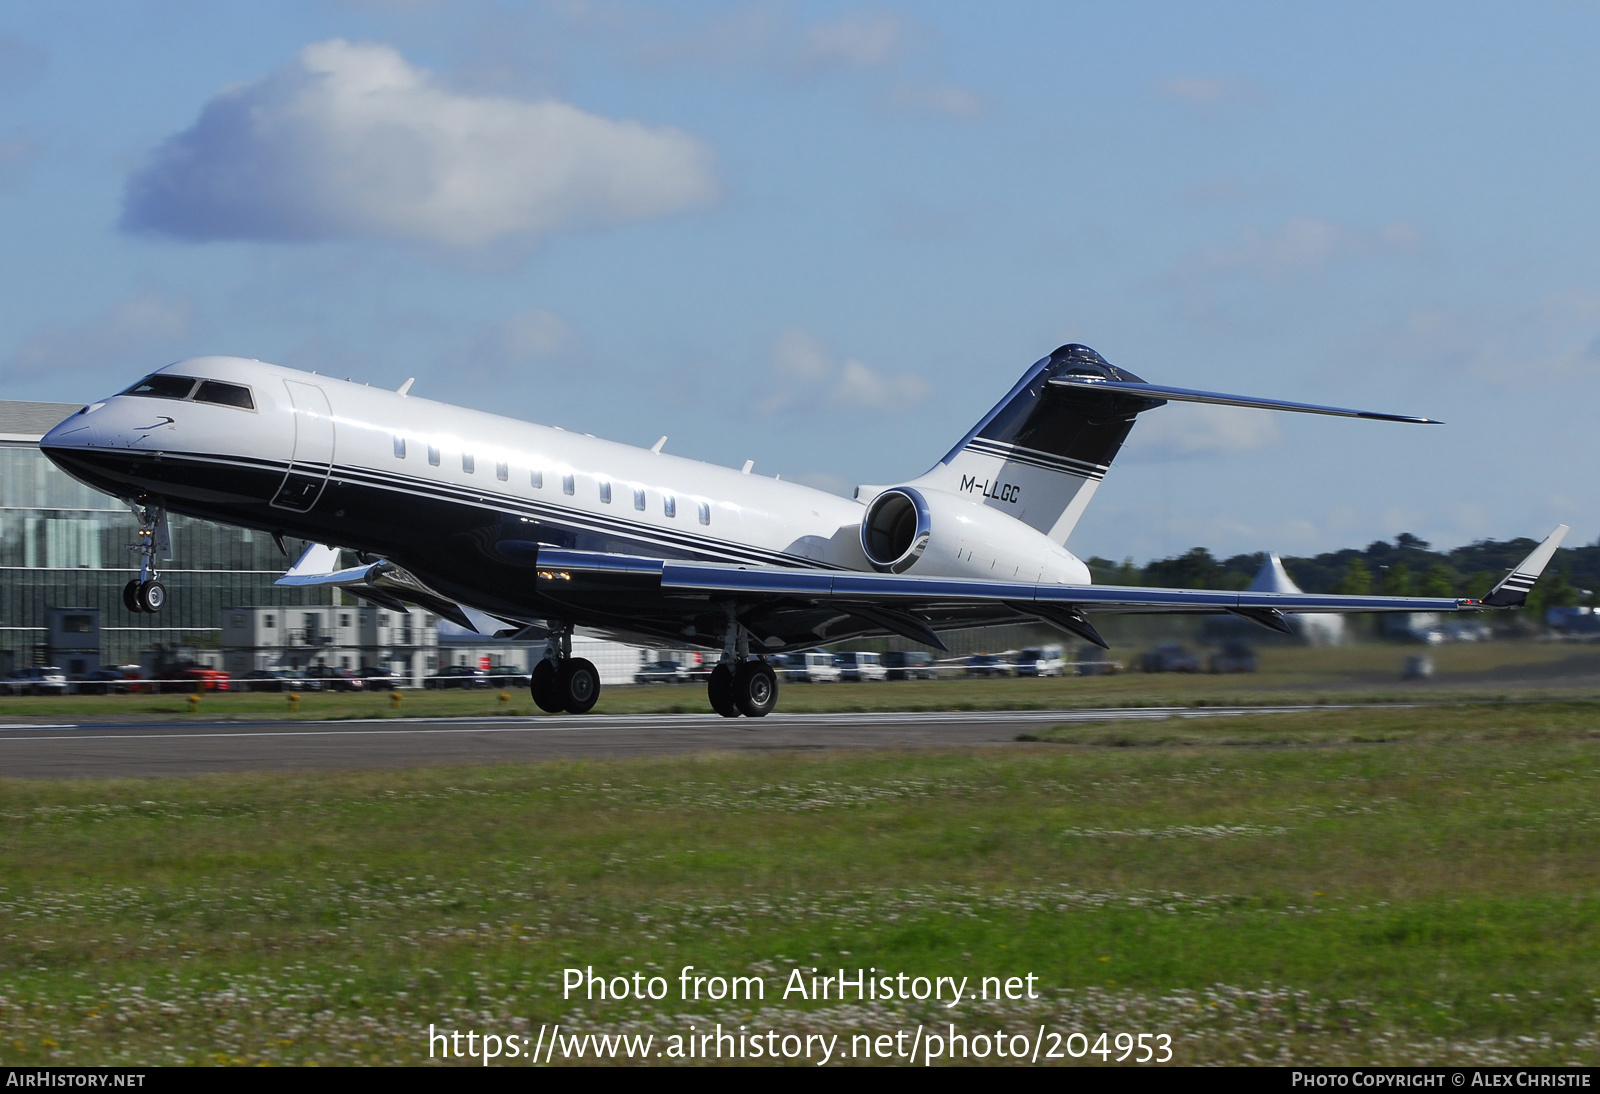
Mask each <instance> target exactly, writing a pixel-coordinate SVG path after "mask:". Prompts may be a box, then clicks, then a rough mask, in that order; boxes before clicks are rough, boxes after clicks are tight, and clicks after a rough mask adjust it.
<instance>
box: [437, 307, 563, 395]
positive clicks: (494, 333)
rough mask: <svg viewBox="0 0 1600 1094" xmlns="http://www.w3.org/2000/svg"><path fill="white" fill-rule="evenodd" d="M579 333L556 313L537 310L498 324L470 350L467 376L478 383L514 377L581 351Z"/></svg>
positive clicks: (479, 338)
mask: <svg viewBox="0 0 1600 1094" xmlns="http://www.w3.org/2000/svg"><path fill="white" fill-rule="evenodd" d="M579 343H580V340H579V337H578V332H577V331H575V330H573V328H572V326H571V325H570V324H569V323H568V322H567V321H566V320H565V319H563V318H561V316H559V315H557V314H556V313H555V312H553V311H546V310H545V309H543V308H535V309H533V310H531V311H525V312H518V313H517V314H515V315H512V316H510V317H509V318H507V319H505V320H503V321H502V322H500V323H497V324H496V325H495V326H493V327H492V328H490V329H489V330H488V331H486V332H485V333H484V334H482V335H481V336H479V337H478V338H476V339H475V340H473V341H472V343H471V344H470V345H469V346H468V347H467V351H466V359H465V361H464V365H465V369H466V372H467V374H468V375H469V376H470V377H471V378H472V379H473V380H475V381H478V382H483V381H488V380H495V381H499V380H503V379H508V378H514V377H516V376H517V375H518V374H520V373H522V372H524V371H526V370H527V369H529V368H530V367H533V366H537V365H541V364H548V363H549V362H550V361H551V360H552V359H555V358H560V357H563V356H565V355H569V354H571V353H574V352H576V351H577V350H579V349H580V344H579Z"/></svg>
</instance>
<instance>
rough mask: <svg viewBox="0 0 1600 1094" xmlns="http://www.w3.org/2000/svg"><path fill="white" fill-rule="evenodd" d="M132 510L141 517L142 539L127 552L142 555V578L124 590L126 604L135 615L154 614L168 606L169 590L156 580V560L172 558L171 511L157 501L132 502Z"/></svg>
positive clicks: (130, 507)
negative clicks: (168, 518) (169, 522)
mask: <svg viewBox="0 0 1600 1094" xmlns="http://www.w3.org/2000/svg"><path fill="white" fill-rule="evenodd" d="M128 508H129V509H132V510H133V515H134V516H136V517H138V518H139V539H138V541H137V542H135V543H130V544H128V545H127V547H126V548H125V549H126V550H129V551H132V552H133V553H134V554H136V555H138V556H139V576H138V577H136V578H134V579H133V580H132V581H130V582H128V583H127V584H126V585H124V586H123V587H122V604H123V606H124V607H125V608H127V609H128V610H129V611H130V612H133V613H134V614H135V615H138V614H140V613H148V614H151V615H153V614H155V613H156V612H159V611H160V610H161V609H162V608H164V607H166V606H167V587H166V586H165V585H163V584H161V582H160V581H159V580H157V578H156V560H157V559H162V558H171V557H172V535H171V533H170V532H169V531H168V530H167V511H166V509H165V508H163V507H162V506H160V505H158V504H156V503H154V502H149V503H147V504H144V505H140V504H139V503H138V502H131V501H130V502H129V503H128Z"/></svg>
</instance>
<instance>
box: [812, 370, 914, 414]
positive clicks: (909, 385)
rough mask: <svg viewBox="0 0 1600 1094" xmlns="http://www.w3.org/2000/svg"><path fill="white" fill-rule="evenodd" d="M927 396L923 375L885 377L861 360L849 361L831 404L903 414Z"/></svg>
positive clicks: (835, 389) (830, 397) (831, 392)
mask: <svg viewBox="0 0 1600 1094" xmlns="http://www.w3.org/2000/svg"><path fill="white" fill-rule="evenodd" d="M927 394H928V382H927V381H926V380H924V379H923V378H922V377H920V376H912V375H910V374H905V375H901V376H881V375H879V374H878V373H876V372H873V371H872V370H871V369H870V368H868V367H867V366H866V365H863V364H862V363H861V362H860V361H846V362H845V363H844V370H843V373H842V375H841V376H840V377H839V382H838V384H836V385H835V386H834V388H833V390H832V391H830V392H829V393H828V401H829V402H832V403H837V404H839V405H841V406H853V407H861V408H863V409H867V410H888V411H900V410H904V409H906V408H907V407H908V406H911V405H912V404H913V403H919V402H921V401H922V400H923V398H924V397H925V396H926V395H927Z"/></svg>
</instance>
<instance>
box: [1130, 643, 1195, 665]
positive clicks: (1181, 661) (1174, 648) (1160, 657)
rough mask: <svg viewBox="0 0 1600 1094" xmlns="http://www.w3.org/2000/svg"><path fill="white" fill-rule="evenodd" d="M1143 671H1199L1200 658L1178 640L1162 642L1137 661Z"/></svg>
mask: <svg viewBox="0 0 1600 1094" xmlns="http://www.w3.org/2000/svg"><path fill="white" fill-rule="evenodd" d="M1139 667H1140V668H1141V669H1143V670H1144V671H1145V672H1199V671H1200V658H1198V657H1196V656H1195V655H1194V654H1192V653H1190V652H1189V651H1188V650H1186V649H1184V648H1183V645H1182V644H1181V643H1178V642H1163V643H1161V645H1159V646H1157V647H1156V648H1155V649H1153V650H1151V651H1150V652H1149V653H1147V654H1145V655H1144V657H1143V659H1142V660H1141V661H1140V662H1139Z"/></svg>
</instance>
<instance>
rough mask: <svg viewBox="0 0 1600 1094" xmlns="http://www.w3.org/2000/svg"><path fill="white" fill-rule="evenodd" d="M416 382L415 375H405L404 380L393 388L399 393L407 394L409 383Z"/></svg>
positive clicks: (409, 387) (409, 389)
mask: <svg viewBox="0 0 1600 1094" xmlns="http://www.w3.org/2000/svg"><path fill="white" fill-rule="evenodd" d="M416 382H417V378H416V377H415V376H407V377H406V382H405V383H403V384H401V385H400V386H399V387H398V388H396V389H395V390H396V391H398V392H399V393H400V394H401V395H407V394H409V393H410V391H411V385H412V384H414V383H416Z"/></svg>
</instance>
